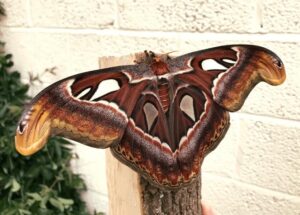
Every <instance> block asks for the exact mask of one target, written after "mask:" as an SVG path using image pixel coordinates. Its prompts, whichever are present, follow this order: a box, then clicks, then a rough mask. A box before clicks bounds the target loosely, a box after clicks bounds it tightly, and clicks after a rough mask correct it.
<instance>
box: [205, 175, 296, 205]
mask: <svg viewBox="0 0 300 215" xmlns="http://www.w3.org/2000/svg"><path fill="white" fill-rule="evenodd" d="M202 176H204V177H205V176H208V177H210V178H217V179H220V180H222V181H227V182H231V183H234V184H236V185H240V186H241V187H244V188H246V189H252V190H256V191H259V192H261V193H263V194H266V195H268V196H278V197H284V198H286V199H289V200H294V201H295V200H296V201H299V203H300V196H297V195H293V194H288V193H284V192H281V191H278V190H273V189H270V188H264V187H260V186H258V185H255V184H249V183H246V182H243V181H240V180H237V179H234V178H227V177H224V176H220V175H216V174H214V173H208V172H203V173H202Z"/></svg>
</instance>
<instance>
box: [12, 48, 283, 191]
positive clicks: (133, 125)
mask: <svg viewBox="0 0 300 215" xmlns="http://www.w3.org/2000/svg"><path fill="white" fill-rule="evenodd" d="M208 61H212V62H213V63H215V68H212V67H208V66H207V65H206V63H207V62H208ZM107 80H113V81H114V82H115V85H116V87H114V88H113V89H111V90H109V89H108V92H102V93H101V92H100V94H99V92H97V91H99V89H101V87H99V86H100V85H101V84H102V83H104V82H105V81H107ZM284 80H285V69H284V65H283V63H282V61H281V60H280V59H279V57H277V56H276V55H275V54H274V53H273V52H271V51H270V50H268V49H266V48H263V47H259V46H252V45H227V46H220V47H216V48H211V49H206V50H202V51H196V52H192V53H189V54H185V55H182V56H179V57H174V58H171V57H169V56H166V55H155V54H154V53H153V52H145V55H144V58H143V59H142V60H141V61H139V62H136V63H133V64H132V65H124V66H118V67H111V68H106V69H99V70H95V71H90V72H85V73H81V74H77V75H74V76H71V77H68V78H65V79H63V80H60V81H58V82H56V83H54V84H52V85H51V86H49V87H47V88H46V89H44V90H43V91H41V92H40V93H39V94H38V95H37V96H36V97H35V98H34V99H33V100H32V101H31V103H30V105H29V106H28V107H27V108H26V109H25V110H24V113H23V115H22V117H21V119H20V122H19V125H18V127H17V131H16V137H15V142H16V149H17V150H18V151H19V152H20V153H21V154H23V155H31V154H33V153H35V152H36V151H38V150H39V149H41V148H42V147H43V146H44V145H45V144H46V142H47V139H48V138H49V137H50V136H51V135H59V136H63V137H67V138H70V139H73V140H76V141H79V142H81V143H83V144H85V145H89V146H92V147H96V148H107V147H110V149H111V151H112V152H113V154H114V156H115V157H116V158H117V159H119V160H120V161H121V162H123V163H124V164H126V165H128V166H129V167H131V168H132V169H133V170H135V171H137V172H138V173H139V174H141V175H142V176H144V177H145V178H146V179H148V180H149V181H150V182H152V183H153V184H155V185H158V186H162V187H171V188H172V187H179V186H182V185H185V184H188V183H190V182H191V181H193V180H194V179H195V178H197V177H198V176H199V174H200V169H201V164H202V161H203V159H204V157H205V156H206V155H207V154H208V153H209V152H210V151H212V150H213V149H214V148H215V147H216V146H217V145H218V144H219V142H220V141H221V140H222V138H223V137H224V135H225V134H226V131H227V130H228V128H229V124H230V123H229V112H233V111H237V110H239V109H240V108H241V107H242V105H243V103H244V101H245V99H246V97H247V96H248V94H249V93H250V91H251V90H252V89H253V87H254V86H255V85H256V84H257V83H259V82H260V81H264V82H267V83H269V84H271V85H278V84H281V83H282V82H283V81H284Z"/></svg>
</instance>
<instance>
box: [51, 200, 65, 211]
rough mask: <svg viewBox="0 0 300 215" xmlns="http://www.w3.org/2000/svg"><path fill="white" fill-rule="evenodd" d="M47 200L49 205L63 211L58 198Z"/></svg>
mask: <svg viewBox="0 0 300 215" xmlns="http://www.w3.org/2000/svg"><path fill="white" fill-rule="evenodd" d="M49 201H50V203H51V205H53V206H54V207H56V208H57V209H59V210H60V211H61V212H63V211H64V205H63V204H62V203H61V202H60V201H59V200H57V199H55V198H50V199H49Z"/></svg>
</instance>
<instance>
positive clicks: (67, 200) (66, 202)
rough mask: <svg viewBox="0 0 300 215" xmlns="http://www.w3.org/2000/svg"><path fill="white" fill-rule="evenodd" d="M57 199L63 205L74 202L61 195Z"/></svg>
mask: <svg viewBox="0 0 300 215" xmlns="http://www.w3.org/2000/svg"><path fill="white" fill-rule="evenodd" d="M57 199H58V201H60V202H61V203H62V204H63V205H73V204H74V201H73V200H72V199H65V198H61V197H58V198H57Z"/></svg>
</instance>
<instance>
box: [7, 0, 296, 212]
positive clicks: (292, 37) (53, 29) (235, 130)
mask: <svg viewBox="0 0 300 215" xmlns="http://www.w3.org/2000/svg"><path fill="white" fill-rule="evenodd" d="M4 3H5V6H6V8H7V14H8V18H7V19H6V20H4V26H2V28H1V29H2V36H3V40H4V41H6V42H7V46H6V47H7V50H8V51H9V52H12V53H13V54H14V60H15V62H16V66H15V68H16V69H18V70H20V71H22V72H23V75H24V77H26V76H27V72H29V71H31V72H33V73H41V72H42V71H43V70H44V69H45V68H48V67H52V66H57V68H58V75H57V77H51V76H47V77H44V78H43V80H44V81H45V84H44V86H46V85H48V84H50V83H52V82H53V81H55V80H58V79H60V78H63V77H66V76H68V75H71V74H76V73H78V72H82V71H88V70H92V69H97V68H98V57H99V56H106V55H123V54H128V53H133V52H136V51H143V50H145V49H147V50H149V49H150V50H153V51H156V52H160V51H162V52H169V51H180V52H185V51H194V50H200V49H204V48H207V47H211V46H216V45H221V44H230V43H252V44H258V45H263V46H266V47H267V48H270V49H271V50H273V51H274V52H276V53H277V54H278V55H279V56H280V57H281V58H282V60H283V62H284V63H285V65H286V70H287V80H286V82H285V83H284V84H283V85H281V86H279V87H272V86H269V85H267V84H264V83H263V84H259V85H258V86H257V87H256V89H255V90H254V91H253V92H252V93H251V95H250V96H249V97H248V100H247V101H246V103H245V105H244V107H243V108H242V110H241V111H239V113H235V114H232V115H231V116H232V117H231V118H232V125H231V128H230V130H229V132H228V134H227V136H226V137H225V139H224V140H223V142H222V143H221V144H220V146H219V147H218V148H217V149H216V150H215V151H214V152H213V153H211V154H210V155H209V156H208V157H207V158H206V160H205V163H204V166H203V198H204V199H205V200H206V201H207V202H209V203H210V204H211V205H212V206H213V208H214V209H215V211H216V212H217V213H218V214H225V215H227V214H232V215H239V214H257V215H258V214H259V215H270V214H273V215H281V214H285V215H295V214H300V84H299V81H300V71H299V68H300V1H297V0H282V1H276V0H264V1H259V0H248V1H246V0H245V1H238V0H233V1H226V0H220V1H210V0H185V1H175V0H165V1H162V2H160V3H159V1H154V0H152V1H151V0H150V1H149V0H139V1H134V0H114V1H109V0H97V1H95V0H88V1H80V0H65V1H59V0H51V1H50V0H4ZM44 86H35V87H33V90H32V92H33V93H35V92H37V91H38V90H41V89H42V87H44ZM76 148H77V153H78V154H79V157H80V160H79V161H75V162H74V163H75V164H74V165H75V166H76V167H77V169H78V171H79V172H81V173H83V174H84V176H85V178H86V180H87V183H88V187H89V192H88V193H86V194H85V195H84V196H85V198H86V199H87V201H88V203H89V206H90V207H91V208H93V207H95V208H97V209H99V210H104V211H106V210H107V195H106V194H107V190H106V187H105V183H106V181H105V164H104V153H103V151H101V150H96V149H90V148H87V147H84V146H82V145H77V146H76Z"/></svg>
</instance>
